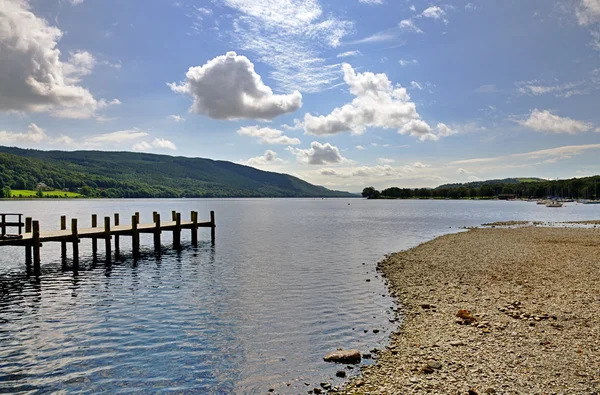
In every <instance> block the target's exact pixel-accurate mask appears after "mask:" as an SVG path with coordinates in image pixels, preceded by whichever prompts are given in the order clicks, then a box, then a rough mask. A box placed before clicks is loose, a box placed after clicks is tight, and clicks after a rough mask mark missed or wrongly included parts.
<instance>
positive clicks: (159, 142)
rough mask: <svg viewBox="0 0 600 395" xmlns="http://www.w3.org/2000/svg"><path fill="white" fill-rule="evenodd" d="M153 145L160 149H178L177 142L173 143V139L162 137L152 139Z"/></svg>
mask: <svg viewBox="0 0 600 395" xmlns="http://www.w3.org/2000/svg"><path fill="white" fill-rule="evenodd" d="M152 147H154V148H158V149H168V150H171V151H177V146H176V145H175V144H173V142H172V141H169V140H165V139H161V138H155V139H154V140H153V141H152Z"/></svg>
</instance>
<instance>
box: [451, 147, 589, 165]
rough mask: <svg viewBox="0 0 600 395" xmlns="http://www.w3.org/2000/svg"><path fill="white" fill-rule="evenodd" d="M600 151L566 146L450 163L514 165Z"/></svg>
mask: <svg viewBox="0 0 600 395" xmlns="http://www.w3.org/2000/svg"><path fill="white" fill-rule="evenodd" d="M591 150H600V144H583V145H566V146H562V147H556V148H550V149H544V150H539V151H531V152H525V153H520V154H512V155H505V156H496V157H489V158H474V159H463V160H457V161H453V162H450V163H449V164H450V165H473V164H477V165H481V164H483V163H490V162H498V163H500V162H505V161H510V162H511V163H514V161H515V159H523V160H526V161H527V160H536V159H546V160H548V159H552V158H563V159H565V158H571V157H573V156H577V155H581V154H582V153H584V152H586V151H591Z"/></svg>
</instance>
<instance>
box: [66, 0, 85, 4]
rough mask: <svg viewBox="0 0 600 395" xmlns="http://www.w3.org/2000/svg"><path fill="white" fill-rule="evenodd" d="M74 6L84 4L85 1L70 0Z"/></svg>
mask: <svg viewBox="0 0 600 395" xmlns="http://www.w3.org/2000/svg"><path fill="white" fill-rule="evenodd" d="M69 1H70V2H71V4H73V5H79V4H83V0H69Z"/></svg>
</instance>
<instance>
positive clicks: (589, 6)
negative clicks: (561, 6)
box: [575, 0, 600, 26]
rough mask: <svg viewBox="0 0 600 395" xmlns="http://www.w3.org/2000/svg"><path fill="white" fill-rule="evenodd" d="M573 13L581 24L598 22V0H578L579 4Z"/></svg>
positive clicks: (599, 11) (599, 3) (599, 17)
mask: <svg viewBox="0 0 600 395" xmlns="http://www.w3.org/2000/svg"><path fill="white" fill-rule="evenodd" d="M575 15H576V16H577V20H578V21H579V24H580V25H582V26H588V25H591V24H594V23H597V22H600V1H599V0H579V5H578V6H577V7H576V8H575Z"/></svg>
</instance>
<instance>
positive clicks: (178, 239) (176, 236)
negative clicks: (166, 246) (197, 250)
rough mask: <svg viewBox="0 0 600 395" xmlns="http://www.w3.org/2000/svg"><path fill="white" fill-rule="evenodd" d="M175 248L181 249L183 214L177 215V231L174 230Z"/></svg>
mask: <svg viewBox="0 0 600 395" xmlns="http://www.w3.org/2000/svg"><path fill="white" fill-rule="evenodd" d="M173 248H175V249H176V250H179V249H181V213H177V214H175V229H174V230H173Z"/></svg>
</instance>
